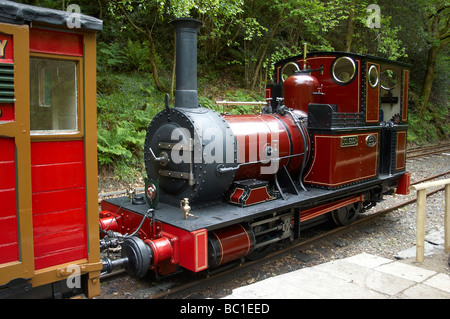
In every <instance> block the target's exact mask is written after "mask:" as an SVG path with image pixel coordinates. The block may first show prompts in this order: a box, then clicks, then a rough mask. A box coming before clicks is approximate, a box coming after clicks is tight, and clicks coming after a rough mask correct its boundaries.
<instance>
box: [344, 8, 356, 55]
mask: <svg viewBox="0 0 450 319" xmlns="http://www.w3.org/2000/svg"><path fill="white" fill-rule="evenodd" d="M354 20H355V11H353V10H351V11H350V13H349V15H348V20H347V34H346V35H345V52H350V51H351V48H352V42H353V34H354V33H355V21H354Z"/></svg>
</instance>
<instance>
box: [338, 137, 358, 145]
mask: <svg viewBox="0 0 450 319" xmlns="http://www.w3.org/2000/svg"><path fill="white" fill-rule="evenodd" d="M352 146H358V136H356V135H352V136H342V137H341V147H352Z"/></svg>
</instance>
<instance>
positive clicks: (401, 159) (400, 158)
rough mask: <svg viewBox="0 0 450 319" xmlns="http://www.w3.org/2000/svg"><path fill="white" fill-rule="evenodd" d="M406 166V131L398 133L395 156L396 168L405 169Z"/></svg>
mask: <svg viewBox="0 0 450 319" xmlns="http://www.w3.org/2000/svg"><path fill="white" fill-rule="evenodd" d="M405 167H406V131H400V132H398V133H397V149H396V156H395V169H396V170H403V169H405Z"/></svg>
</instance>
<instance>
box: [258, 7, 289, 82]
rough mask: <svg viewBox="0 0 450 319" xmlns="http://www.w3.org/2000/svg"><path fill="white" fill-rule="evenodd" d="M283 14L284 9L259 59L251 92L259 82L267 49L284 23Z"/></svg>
mask: <svg viewBox="0 0 450 319" xmlns="http://www.w3.org/2000/svg"><path fill="white" fill-rule="evenodd" d="M283 14H284V7H283V8H282V9H281V12H280V16H279V17H278V21H277V23H276V24H275V27H274V28H273V30H272V33H271V34H270V36H269V39H267V42H266V44H265V45H264V49H263V51H262V53H261V56H260V58H259V61H258V64H257V66H256V69H255V73H254V74H253V80H252V85H251V86H250V90H251V91H253V90H254V89H255V86H256V82H258V74H259V70H260V69H261V65H262V63H263V61H264V58H265V56H266V53H267V49H268V48H269V45H270V43H271V42H272V40H273V38H274V36H275V33H276V32H277V29H278V26H279V25H280V23H281V21H283Z"/></svg>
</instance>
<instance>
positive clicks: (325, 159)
mask: <svg viewBox="0 0 450 319" xmlns="http://www.w3.org/2000/svg"><path fill="white" fill-rule="evenodd" d="M370 134H373V135H375V136H376V137H377V145H375V146H374V147H368V146H367V145H366V137H367V136H368V135H370ZM355 135H356V136H358V146H351V147H341V137H343V136H355ZM378 138H379V136H378V133H377V132H367V133H360V134H345V135H321V134H317V135H315V136H314V159H313V162H312V165H311V168H310V169H309V171H308V172H307V173H306V175H305V177H304V182H305V183H308V184H313V185H321V186H326V187H337V186H342V185H345V184H348V183H353V182H358V181H362V180H365V179H368V178H372V177H375V176H376V175H377V172H378Z"/></svg>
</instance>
